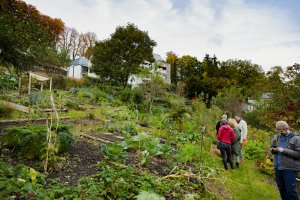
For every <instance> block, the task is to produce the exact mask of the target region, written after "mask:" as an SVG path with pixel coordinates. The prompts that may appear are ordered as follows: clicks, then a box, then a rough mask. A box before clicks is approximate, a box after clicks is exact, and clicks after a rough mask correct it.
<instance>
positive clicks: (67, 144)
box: [57, 126, 75, 153]
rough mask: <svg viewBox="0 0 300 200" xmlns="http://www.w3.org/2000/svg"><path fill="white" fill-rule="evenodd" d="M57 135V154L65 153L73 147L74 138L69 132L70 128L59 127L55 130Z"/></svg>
mask: <svg viewBox="0 0 300 200" xmlns="http://www.w3.org/2000/svg"><path fill="white" fill-rule="evenodd" d="M57 135H58V139H59V147H58V152H59V153H65V152H67V151H69V150H70V149H71V148H72V147H73V146H74V144H75V138H74V135H73V134H72V133H71V131H70V126H59V127H58V128H57Z"/></svg>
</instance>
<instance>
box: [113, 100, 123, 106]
mask: <svg viewBox="0 0 300 200" xmlns="http://www.w3.org/2000/svg"><path fill="white" fill-rule="evenodd" d="M122 104H123V102H122V101H121V100H120V99H115V100H114V101H113V105H114V106H121V105H122Z"/></svg>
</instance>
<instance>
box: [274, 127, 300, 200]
mask: <svg viewBox="0 0 300 200" xmlns="http://www.w3.org/2000/svg"><path fill="white" fill-rule="evenodd" d="M276 130H277V131H278V134H277V135H275V136H274V137H273V139H272V140H271V153H272V154H273V155H274V159H273V165H274V168H275V180H276V183H277V186H278V189H279V192H280V196H281V199H282V200H299V196H298V193H297V191H296V176H297V172H298V171H299V169H300V136H299V135H298V134H296V133H294V132H291V131H290V130H289V125H288V124H287V123H286V122H285V121H278V122H277V123H276Z"/></svg>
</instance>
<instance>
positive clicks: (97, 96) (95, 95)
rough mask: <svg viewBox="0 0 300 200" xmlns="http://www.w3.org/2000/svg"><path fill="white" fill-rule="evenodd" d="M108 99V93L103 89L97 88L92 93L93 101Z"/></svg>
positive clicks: (98, 101)
mask: <svg viewBox="0 0 300 200" xmlns="http://www.w3.org/2000/svg"><path fill="white" fill-rule="evenodd" d="M106 99H107V95H106V93H105V92H103V91H100V90H96V91H94V92H93V94H92V102H93V103H100V102H103V101H106Z"/></svg>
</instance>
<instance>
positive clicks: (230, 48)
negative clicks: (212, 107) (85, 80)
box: [25, 0, 300, 71]
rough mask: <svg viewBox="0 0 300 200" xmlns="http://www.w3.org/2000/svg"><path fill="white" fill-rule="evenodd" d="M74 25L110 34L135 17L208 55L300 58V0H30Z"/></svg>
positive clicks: (162, 38)
mask: <svg viewBox="0 0 300 200" xmlns="http://www.w3.org/2000/svg"><path fill="white" fill-rule="evenodd" d="M25 2H27V3H28V4H32V5H34V6H36V8H37V9H38V10H39V11H40V12H41V13H43V14H46V15H49V16H50V17H53V18H61V19H62V21H63V22H64V23H65V25H66V26H68V27H73V28H76V29H77V30H78V31H80V32H88V31H90V32H94V33H96V34H97V37H98V40H102V39H107V38H109V37H110V34H112V33H113V32H114V31H115V29H116V27H117V26H125V25H126V24H127V23H128V22H130V23H134V24H135V25H136V26H137V27H138V28H139V29H140V30H143V31H147V32H148V34H149V36H150V37H151V38H152V39H153V40H155V41H156V42H157V46H156V47H155V48H154V52H155V53H157V54H160V55H161V56H162V57H163V58H165V54H166V52H168V51H173V52H175V53H176V54H177V55H178V56H183V55H191V56H195V57H197V58H198V59H199V60H200V61H202V59H203V57H204V55H205V54H206V53H208V54H210V55H211V56H213V55H214V54H215V55H216V57H217V58H218V59H219V60H221V61H225V60H227V59H242V60H251V61H252V62H253V63H255V64H259V65H261V66H262V67H263V69H264V70H265V71H267V70H269V69H270V68H271V67H273V66H282V67H286V66H290V65H293V64H294V63H300V12H298V11H299V8H300V1H299V0H213V1H212V0H25Z"/></svg>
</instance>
